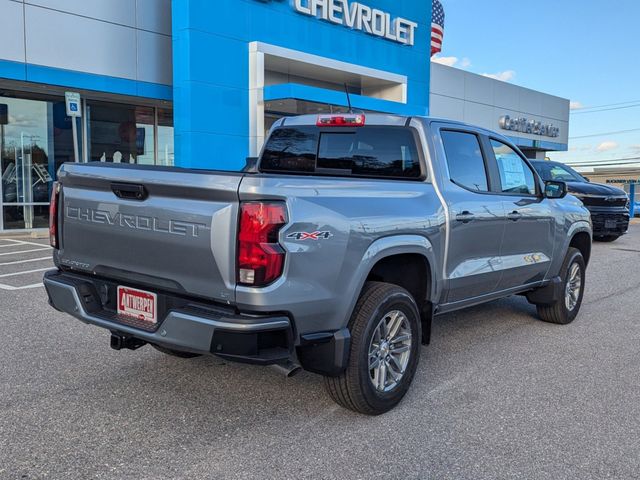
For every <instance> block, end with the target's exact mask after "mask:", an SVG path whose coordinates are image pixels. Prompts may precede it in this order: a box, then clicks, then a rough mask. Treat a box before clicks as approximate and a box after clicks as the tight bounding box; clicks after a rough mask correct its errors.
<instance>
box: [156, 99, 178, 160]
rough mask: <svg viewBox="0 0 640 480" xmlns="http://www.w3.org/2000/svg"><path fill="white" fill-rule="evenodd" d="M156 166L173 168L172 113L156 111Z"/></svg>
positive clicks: (161, 110)
mask: <svg viewBox="0 0 640 480" xmlns="http://www.w3.org/2000/svg"><path fill="white" fill-rule="evenodd" d="M158 165H163V166H165V167H173V165H174V150H173V111H172V110H167V109H164V108H159V109H158Z"/></svg>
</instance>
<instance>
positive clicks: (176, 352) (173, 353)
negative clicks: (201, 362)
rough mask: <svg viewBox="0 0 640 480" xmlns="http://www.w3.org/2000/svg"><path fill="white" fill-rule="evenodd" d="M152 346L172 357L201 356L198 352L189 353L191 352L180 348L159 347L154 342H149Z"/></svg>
mask: <svg viewBox="0 0 640 480" xmlns="http://www.w3.org/2000/svg"><path fill="white" fill-rule="evenodd" d="M151 346H152V347H153V348H155V349H156V350H158V351H159V352H162V353H165V354H167V355H171V356H172V357H178V358H196V357H201V356H202V355H200V354H199V353H191V352H182V351H180V350H174V349H172V348H167V347H161V346H160V345H156V344H154V343H152V344H151Z"/></svg>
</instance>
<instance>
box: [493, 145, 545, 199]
mask: <svg viewBox="0 0 640 480" xmlns="http://www.w3.org/2000/svg"><path fill="white" fill-rule="evenodd" d="M491 147H492V148H493V153H494V155H495V157H496V161H497V163H498V170H499V171H500V183H501V185H502V189H501V191H502V193H515V194H524V195H535V194H536V179H535V176H534V174H533V171H531V168H529V165H527V164H526V163H525V161H524V160H523V159H522V157H521V156H520V155H518V154H517V153H516V152H515V150H513V149H512V148H511V147H510V146H508V145H506V144H504V143H502V142H499V141H497V140H491Z"/></svg>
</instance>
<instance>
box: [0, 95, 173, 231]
mask: <svg viewBox="0 0 640 480" xmlns="http://www.w3.org/2000/svg"><path fill="white" fill-rule="evenodd" d="M83 107H85V108H83V114H84V116H83V117H82V118H81V119H79V120H77V122H78V136H79V138H78V146H79V154H80V161H85V160H88V161H102V162H116V163H137V164H141V165H162V166H173V165H174V141H173V111H172V110H171V109H170V108H156V107H153V106H152V107H148V106H144V107H143V106H135V105H130V104H123V103H114V102H103V101H98V100H90V99H89V100H86V101H85V102H83ZM71 122H72V120H71V119H70V118H69V117H67V115H66V106H65V102H64V96H63V95H62V94H60V95H51V94H41V93H27V92H18V91H14V90H2V89H0V178H1V182H0V231H2V230H24V229H35V228H46V227H47V226H48V215H49V212H48V205H49V197H50V193H51V187H52V184H53V181H54V180H55V179H56V173H57V171H58V169H59V168H60V166H61V165H62V164H63V163H65V162H73V161H75V157H74V148H73V134H72V123H71ZM83 132H84V133H85V134H86V141H83V139H82V135H83ZM83 145H85V147H86V150H87V151H86V152H83V150H82V146H83Z"/></svg>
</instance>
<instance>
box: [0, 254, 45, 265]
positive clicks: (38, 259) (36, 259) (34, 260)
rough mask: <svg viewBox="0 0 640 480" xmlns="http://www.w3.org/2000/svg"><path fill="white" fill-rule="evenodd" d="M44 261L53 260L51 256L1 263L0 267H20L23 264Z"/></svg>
mask: <svg viewBox="0 0 640 480" xmlns="http://www.w3.org/2000/svg"><path fill="white" fill-rule="evenodd" d="M42 260H51V256H48V257H40V258H30V259H28V260H16V261H15V262H5V263H0V267H2V266H4V265H19V264H21V263H31V262H41V261H42Z"/></svg>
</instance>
